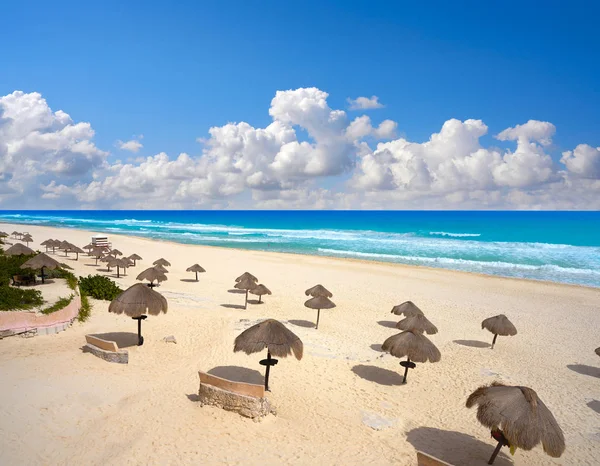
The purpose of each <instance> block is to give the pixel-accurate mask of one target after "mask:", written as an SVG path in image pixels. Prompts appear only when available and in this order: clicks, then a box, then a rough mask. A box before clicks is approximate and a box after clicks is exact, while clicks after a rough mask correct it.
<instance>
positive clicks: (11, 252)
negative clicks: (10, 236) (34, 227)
mask: <svg viewBox="0 0 600 466" xmlns="http://www.w3.org/2000/svg"><path fill="white" fill-rule="evenodd" d="M4 254H5V255H7V256H29V255H31V254H35V251H34V250H33V249H30V248H28V247H27V246H25V245H24V244H21V243H16V244H14V245H13V246H11V247H10V248H8V249H7V250H6V251H4Z"/></svg>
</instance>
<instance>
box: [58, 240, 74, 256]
mask: <svg viewBox="0 0 600 466" xmlns="http://www.w3.org/2000/svg"><path fill="white" fill-rule="evenodd" d="M71 246H72V245H71V243H69V242H68V241H61V242H60V244H59V245H58V249H62V250H63V251H65V257H66V256H67V255H68V254H69V251H70V250H71Z"/></svg>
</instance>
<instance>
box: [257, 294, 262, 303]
mask: <svg viewBox="0 0 600 466" xmlns="http://www.w3.org/2000/svg"><path fill="white" fill-rule="evenodd" d="M260 303H262V295H261V294H259V295H258V304H260Z"/></svg>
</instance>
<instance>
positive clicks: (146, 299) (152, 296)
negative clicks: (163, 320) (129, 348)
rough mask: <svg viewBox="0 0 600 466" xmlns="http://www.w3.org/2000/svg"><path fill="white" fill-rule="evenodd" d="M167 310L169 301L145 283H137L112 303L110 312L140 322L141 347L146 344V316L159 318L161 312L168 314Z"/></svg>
mask: <svg viewBox="0 0 600 466" xmlns="http://www.w3.org/2000/svg"><path fill="white" fill-rule="evenodd" d="M167 309H168V304H167V300H166V299H165V297H164V296H163V295H161V294H160V293H157V292H156V291H154V290H152V289H150V288H148V287H147V286H145V285H144V284H143V283H136V284H135V285H132V286H130V287H129V288H127V289H126V290H125V291H123V293H121V294H120V295H119V296H117V297H116V298H115V299H114V300H113V301H112V302H111V303H110V306H109V307H108V312H114V313H115V314H125V315H128V316H129V317H131V318H132V319H134V320H137V321H138V346H141V345H143V344H144V337H142V320H144V319H145V318H146V317H147V316H146V314H150V315H153V316H157V315H159V314H160V313H161V312H163V313H166V312H167Z"/></svg>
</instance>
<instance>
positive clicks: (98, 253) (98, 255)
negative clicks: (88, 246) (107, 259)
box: [90, 248, 104, 265]
mask: <svg viewBox="0 0 600 466" xmlns="http://www.w3.org/2000/svg"><path fill="white" fill-rule="evenodd" d="M90 255H91V256H92V257H94V258H95V259H96V265H98V259H102V258H103V257H104V250H103V249H101V248H94V249H92V252H91V253H90Z"/></svg>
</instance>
